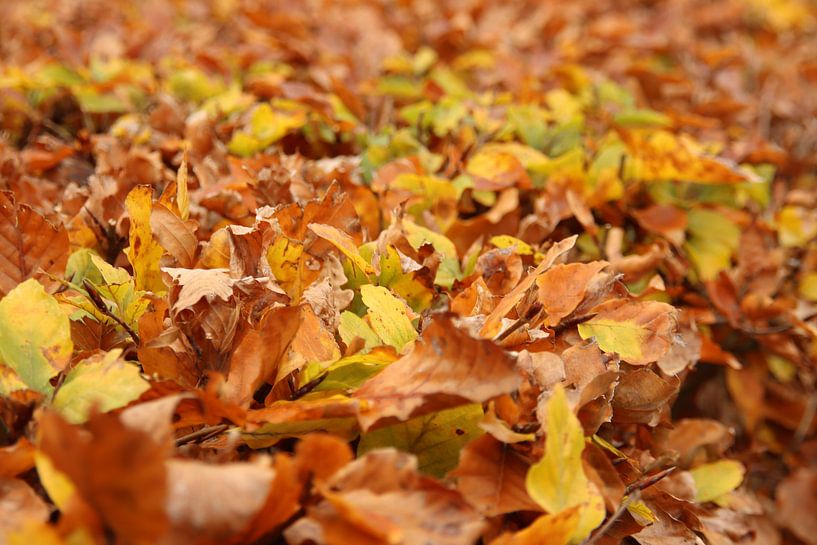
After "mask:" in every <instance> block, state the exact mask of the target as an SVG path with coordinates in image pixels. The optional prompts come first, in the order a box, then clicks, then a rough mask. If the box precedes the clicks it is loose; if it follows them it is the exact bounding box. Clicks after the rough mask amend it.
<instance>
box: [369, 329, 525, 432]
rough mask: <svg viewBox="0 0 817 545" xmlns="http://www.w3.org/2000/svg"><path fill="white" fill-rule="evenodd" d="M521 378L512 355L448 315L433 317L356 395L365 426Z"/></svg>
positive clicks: (490, 391) (489, 393)
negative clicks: (408, 348)
mask: <svg viewBox="0 0 817 545" xmlns="http://www.w3.org/2000/svg"><path fill="white" fill-rule="evenodd" d="M520 382H521V377H520V376H519V374H518V373H517V372H516V371H515V366H514V362H513V359H511V358H510V357H509V356H508V355H507V354H506V353H505V351H504V350H502V349H501V348H499V347H498V346H496V345H495V344H494V343H493V342H491V341H486V340H479V339H474V338H473V337H471V336H469V335H468V334H467V333H466V332H464V331H462V330H460V329H458V328H457V327H456V326H454V324H453V323H452V322H451V320H450V319H449V318H448V317H446V316H436V317H435V318H434V319H433V321H432V322H431V324H430V325H429V326H428V327H427V328H426V330H425V331H423V335H422V336H421V337H420V338H419V339H418V340H417V341H416V344H415V345H414V348H413V349H412V350H411V352H409V353H408V354H407V355H406V356H404V357H402V358H400V359H399V360H397V361H396V362H394V363H392V364H391V365H389V366H388V367H386V369H384V370H383V371H382V372H381V373H379V374H378V375H376V376H374V377H373V378H371V379H369V380H368V381H366V382H365V383H364V384H363V385H362V386H361V387H360V388H359V389H358V390H357V391H356V392H355V394H354V397H356V398H360V399H365V400H366V406H365V408H363V409H361V412H360V423H361V426H362V427H363V428H364V429H368V428H370V427H371V426H372V425H373V424H375V423H376V422H378V421H379V420H382V419H386V418H392V417H393V418H397V419H398V420H402V421H405V420H407V419H409V418H410V417H412V416H419V415H420V414H426V413H428V412H433V411H437V410H440V409H444V408H447V407H454V406H457V405H463V404H465V403H467V402H469V401H470V402H478V403H481V402H483V401H487V400H489V399H491V398H492V397H496V396H498V395H501V394H504V393H509V392H511V391H513V390H515V389H516V388H517V387H518V386H519V384H520Z"/></svg>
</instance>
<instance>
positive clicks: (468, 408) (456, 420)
mask: <svg viewBox="0 0 817 545" xmlns="http://www.w3.org/2000/svg"><path fill="white" fill-rule="evenodd" d="M480 419H482V405H480V404H479V403H472V404H470V405H464V406H462V407H455V408H453V409H447V410H444V411H439V412H436V413H432V414H429V415H425V416H420V417H417V418H412V419H411V420H409V421H407V422H401V423H400V424H395V425H393V426H386V427H384V428H379V429H376V430H373V431H370V432H367V433H364V434H363V435H362V436H361V438H360V444H359V445H358V448H357V454H358V456H362V455H363V454H365V453H367V452H369V451H370V450H374V449H377V448H385V447H395V448H397V449H399V450H403V451H406V452H411V453H412V454H414V455H416V456H417V464H418V467H419V469H420V471H423V472H425V473H428V474H430V475H433V476H435V477H439V478H442V477H443V476H444V475H445V474H446V473H448V472H449V471H450V470H452V469H454V468H455V467H456V466H457V463H458V462H459V458H460V451H461V450H462V448H463V447H464V446H465V445H466V444H468V442H470V441H471V440H473V439H476V438H477V437H479V436H480V435H482V433H483V432H482V430H481V429H480V428H479V421H480Z"/></svg>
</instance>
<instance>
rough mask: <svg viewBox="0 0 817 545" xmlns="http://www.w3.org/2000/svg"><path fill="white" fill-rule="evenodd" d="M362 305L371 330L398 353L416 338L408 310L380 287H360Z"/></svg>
mask: <svg viewBox="0 0 817 545" xmlns="http://www.w3.org/2000/svg"><path fill="white" fill-rule="evenodd" d="M360 295H361V298H362V299H363V304H364V305H366V307H367V308H368V309H369V313H368V316H369V322H370V323H371V325H372V329H373V330H374V332H375V333H377V335H378V336H379V337H380V338H381V339H383V342H385V343H386V344H388V345H389V346H393V347H394V348H395V350H397V351H398V352H402V351H403V349H404V348H405V347H406V345H408V344H409V343H411V342H413V341H414V339H416V338H417V331H416V330H415V329H414V326H413V325H411V320H410V319H409V317H408V308H407V307H406V304H405V303H403V301H401V300H400V299H398V298H397V297H395V296H394V295H392V293H391V292H390V291H389V290H387V289H386V288H384V287H382V286H372V285H371V284H366V285H364V286H361V287H360Z"/></svg>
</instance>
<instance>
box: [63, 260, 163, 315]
mask: <svg viewBox="0 0 817 545" xmlns="http://www.w3.org/2000/svg"><path fill="white" fill-rule="evenodd" d="M65 275H66V277H68V278H70V279H71V283H72V284H74V285H75V287H76V289H77V290H78V291H83V292H84V291H85V290H84V288H83V287H82V286H83V282H84V281H85V280H87V281H88V282H89V283H90V284H91V285H92V286H93V287H94V288H95V289H96V290H97V291H98V292H99V295H100V297H101V298H102V299H103V300H104V301H105V303H107V307H108V310H109V311H110V313H111V314H113V315H114V316H116V317H117V318H119V319H120V320H122V321H123V322H125V323H126V324H128V326H130V327H131V328H132V329H134V330H137V329H138V326H139V318H140V317H141V316H142V314H144V313H145V310H147V307H148V305H149V304H150V301H149V299H147V298H146V297H145V292H144V291H140V290H137V289H136V287H135V286H134V280H133V278H131V276H130V275H129V274H128V272H127V271H126V270H125V269H122V268H120V267H114V266H112V265H110V264H109V263H108V262H106V261H105V260H103V259H102V258H101V257H99V256H98V255H96V254H94V253H93V252H91V251H90V250H86V249H82V250H78V251H76V252H74V253H73V254H72V255H71V257H70V258H69V259H68V265H67V266H66V270H65ZM66 301H68V302H70V303H71V304H72V305H74V306H76V307H77V308H78V309H80V310H79V314H78V315H76V314H75V315H72V316H71V319H72V320H73V319H77V317H78V316H83V315H84V316H90V317H92V318H94V319H95V320H97V321H100V322H104V323H110V324H114V325H116V326H117V327H121V326H119V325H118V324H117V323H116V322H115V321H114V320H112V319H111V318H110V317H108V316H105V315H104V314H102V313H101V312H99V310H97V308H96V307H95V306H94V304H93V303H92V302H91V300H90V299H89V298H88V297H87V296H85V295H83V296H78V297H67V298H66Z"/></svg>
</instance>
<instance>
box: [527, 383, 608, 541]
mask: <svg viewBox="0 0 817 545" xmlns="http://www.w3.org/2000/svg"><path fill="white" fill-rule="evenodd" d="M546 424H547V431H546V436H545V437H546V439H545V454H544V456H542V459H541V460H539V461H538V462H536V463H535V464H533V465H532V466H531V467H530V469H529V470H528V474H527V477H526V479H525V487H526V488H527V490H528V494H530V497H531V498H532V499H533V501H535V502H536V503H538V504H539V505H540V506H541V507H542V508H543V509H545V510H546V511H547V512H548V513H550V514H553V515H556V514H559V513H561V512H563V511H564V510H565V509H568V508H571V507H576V506H578V507H579V513H578V515H577V516H578V519H579V520H578V522H577V525H576V528H575V531H574V534H573V540H574V541H581V540H582V539H584V538H586V537H587V536H588V535H589V534H590V532H591V531H592V530H593V529H594V528H595V527H596V526H598V525H599V524H601V522H602V520H604V512H605V511H604V500H603V499H602V497H601V495H600V494H599V493H598V492H597V491H596V490H595V487H591V484H590V482H589V481H588V480H587V476H586V475H585V473H584V468H583V467H582V451H583V450H584V431H583V429H582V426H581V424H580V423H579V419H578V418H576V416H575V415H574V414H573V411H572V410H571V409H570V405H569V404H568V402H567V396H566V394H565V391H564V388H563V387H561V386H557V387H556V389H555V390H554V392H553V395H552V396H551V397H550V400H549V401H548V404H547V423H546Z"/></svg>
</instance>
